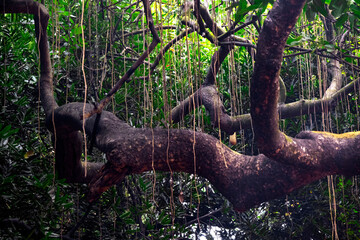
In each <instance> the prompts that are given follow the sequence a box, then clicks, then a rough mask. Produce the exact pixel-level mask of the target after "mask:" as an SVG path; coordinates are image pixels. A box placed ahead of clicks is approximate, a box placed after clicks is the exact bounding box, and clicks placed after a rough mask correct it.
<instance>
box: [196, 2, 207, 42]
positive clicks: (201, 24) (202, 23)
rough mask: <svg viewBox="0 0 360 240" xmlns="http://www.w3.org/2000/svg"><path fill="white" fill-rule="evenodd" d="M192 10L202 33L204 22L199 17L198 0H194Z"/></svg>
mask: <svg viewBox="0 0 360 240" xmlns="http://www.w3.org/2000/svg"><path fill="white" fill-rule="evenodd" d="M203 7H204V6H203ZM204 8H205V7H204ZM194 11H195V17H196V19H197V22H198V24H199V28H200V34H201V35H203V33H205V25H204V22H203V20H202V18H201V15H200V0H194Z"/></svg>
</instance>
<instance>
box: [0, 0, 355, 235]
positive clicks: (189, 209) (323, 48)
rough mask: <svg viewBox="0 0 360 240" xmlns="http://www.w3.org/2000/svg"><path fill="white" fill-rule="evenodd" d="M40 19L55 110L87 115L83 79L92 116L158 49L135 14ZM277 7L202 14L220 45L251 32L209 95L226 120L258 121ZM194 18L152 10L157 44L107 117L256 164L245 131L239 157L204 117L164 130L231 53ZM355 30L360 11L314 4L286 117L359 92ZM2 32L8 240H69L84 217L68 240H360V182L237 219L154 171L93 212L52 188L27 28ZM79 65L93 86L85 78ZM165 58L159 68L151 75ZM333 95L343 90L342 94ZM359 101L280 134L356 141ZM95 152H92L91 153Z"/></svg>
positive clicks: (196, 183)
mask: <svg viewBox="0 0 360 240" xmlns="http://www.w3.org/2000/svg"><path fill="white" fill-rule="evenodd" d="M1 4H2V3H1ZM45 6H46V7H47V8H48V10H49V14H50V19H49V26H48V36H49V47H50V56H51V61H52V66H53V76H54V79H53V80H54V93H55V97H56V100H57V102H58V104H59V105H63V104H66V103H69V102H83V101H84V98H85V81H84V79H85V77H86V87H87V95H86V97H87V102H88V103H94V104H95V103H97V102H99V101H100V100H101V99H104V98H105V97H106V94H107V93H108V92H109V91H110V90H111V89H112V87H113V86H114V84H115V83H116V82H117V81H118V80H119V79H120V78H121V77H122V76H123V75H124V74H125V73H126V72H127V71H128V70H129V69H130V67H131V66H132V65H133V64H134V62H135V61H136V60H137V59H138V58H139V56H140V55H141V54H142V53H143V52H144V51H145V50H146V49H147V48H148V46H149V44H150V43H151V41H152V39H153V36H152V34H151V32H150V31H148V30H147V29H148V26H147V22H146V18H145V16H144V11H143V5H142V3H141V1H139V2H137V1H133V0H123V1H112V0H110V1H86V2H85V8H84V12H82V9H81V2H77V1H70V0H57V1H45ZM272 6H273V1H271V0H251V1H245V0H240V1H237V2H231V1H230V2H229V1H220V0H214V1H204V7H206V8H207V9H209V14H210V16H211V17H212V18H213V19H214V20H215V23H216V25H217V26H219V27H220V30H221V29H222V30H223V31H224V32H227V31H229V29H230V28H231V26H232V25H234V26H236V27H238V26H240V25H242V24H245V23H249V22H251V24H249V25H247V26H246V27H244V28H242V29H240V30H238V31H236V32H234V33H233V35H234V36H235V37H234V38H233V39H231V41H230V40H229V41H230V44H233V45H232V46H234V47H233V50H231V51H230V53H229V54H228V55H227V57H226V58H225V60H224V62H223V63H222V64H221V66H220V69H219V71H218V74H217V78H216V81H215V85H216V87H217V89H218V92H219V93H220V99H221V101H222V103H223V105H224V108H225V111H226V112H227V113H228V114H229V115H230V116H238V115H243V114H247V113H249V112H250V80H251V76H252V72H253V64H254V61H255V60H254V55H253V54H254V52H253V51H252V50H253V49H254V47H255V46H256V44H257V40H258V37H259V32H258V31H259V30H260V29H261V28H262V26H263V24H264V21H265V19H266V16H267V15H268V13H269V11H271V9H272ZM186 9H187V8H186V6H185V7H184V2H183V1H177V0H172V1H165V0H156V1H154V2H152V4H151V11H152V16H153V19H154V25H155V27H156V28H157V30H158V34H159V36H160V39H161V42H160V43H159V44H158V45H157V46H156V48H155V49H154V51H153V52H151V53H150V55H149V56H148V57H147V58H146V59H145V61H144V64H142V65H141V66H140V67H139V68H138V69H137V70H136V71H135V72H134V73H133V75H132V76H131V78H130V79H129V80H128V81H127V82H126V83H125V84H124V85H123V86H122V88H121V89H120V90H119V91H118V92H117V93H116V94H115V95H114V97H113V99H112V101H111V102H110V104H108V106H107V107H106V110H107V111H109V112H113V113H114V114H115V115H116V116H117V117H118V118H119V119H121V120H123V121H125V122H127V123H128V124H129V125H130V126H132V127H136V128H145V127H148V128H176V129H192V130H195V131H198V132H206V133H208V134H210V135H212V136H215V137H216V138H218V139H220V140H221V141H222V142H223V143H224V144H225V145H228V146H229V147H231V149H232V150H234V151H236V152H239V153H242V154H247V155H257V154H258V153H259V151H258V148H257V147H258V146H257V144H256V143H255V141H254V133H253V131H252V129H251V128H250V129H245V128H244V129H240V130H237V131H236V132H235V133H236V136H237V144H236V145H233V146H231V145H230V143H229V137H230V134H229V133H226V132H225V131H221V128H220V129H219V128H218V125H216V124H214V122H213V119H212V118H211V116H210V115H209V114H208V111H209V109H206V107H205V106H200V107H198V108H196V109H195V110H193V111H191V112H190V113H189V114H187V115H186V116H184V117H183V119H181V120H180V121H179V122H178V123H172V122H170V120H169V119H170V116H171V114H172V109H174V108H175V107H176V106H178V105H179V104H180V103H181V102H183V101H184V100H185V99H186V98H187V97H188V96H190V95H191V94H193V93H194V92H195V91H196V90H197V89H199V88H200V86H201V85H202V84H203V82H204V79H205V77H206V75H207V73H208V68H209V66H210V64H211V58H212V56H213V54H214V52H215V51H217V50H219V49H220V45H221V44H220V43H222V44H228V43H224V42H221V41H218V38H219V36H217V37H214V36H215V34H214V33H212V32H211V31H210V30H207V32H208V33H209V34H208V35H209V36H208V35H206V34H205V33H201V32H200V33H199V31H198V32H197V31H194V32H193V31H191V33H190V29H191V27H190V24H191V23H194V24H195V25H196V26H197V27H196V28H197V29H200V28H201V27H200V26H198V25H197V19H196V16H195V15H194V14H193V11H194V10H193V8H192V7H190V10H186ZM186 11H189V12H188V13H187V12H186ZM82 13H83V28H82V24H81V16H82ZM359 19H360V1H358V0H355V1H342V0H326V1H325V0H309V1H307V3H306V5H305V8H304V10H303V12H302V14H301V16H300V18H299V20H298V22H297V24H296V26H295V28H294V29H293V30H292V32H291V34H290V37H289V38H288V40H287V46H286V48H285V52H284V58H283V63H282V69H281V72H280V75H281V77H282V79H283V81H284V84H285V87H286V89H284V90H285V91H286V102H285V103H284V104H288V103H292V102H297V101H301V100H321V99H324V96H327V97H331V96H333V95H332V94H333V93H334V92H338V91H340V90H341V88H342V87H344V86H346V84H348V83H352V82H354V80H355V82H357V80H358V79H359V70H360V68H359V59H360V51H359V46H358V45H359V37H358V35H359V34H358V32H359V30H360V28H359ZM0 22H1V31H0V66H1V67H0V76H1V77H0V86H1V87H0V89H1V90H0V99H1V100H0V102H1V111H0V190H1V191H0V226H1V227H0V238H1V239H61V238H64V239H67V238H68V236H67V235H65V234H66V233H68V232H69V231H70V230H71V229H72V228H73V227H74V226H75V225H76V223H77V222H79V221H80V219H81V217H82V216H83V215H84V214H85V212H87V211H88V210H89V209H90V212H89V214H88V215H87V216H86V218H85V219H84V220H83V222H82V224H81V226H80V228H79V229H78V230H77V231H76V233H75V235H74V236H73V237H74V239H187V238H189V239H205V238H206V239H215V236H218V237H219V238H221V239H336V238H337V237H338V238H339V239H359V238H360V198H359V197H360V195H359V185H360V179H359V177H358V176H328V177H327V179H323V180H320V181H319V182H316V183H313V184H310V185H307V186H305V187H304V188H301V189H299V190H296V191H294V192H292V193H291V194H290V195H287V196H283V197H280V198H277V199H275V200H272V201H270V202H265V203H262V204H260V205H259V206H258V207H256V208H252V209H250V210H248V211H245V212H241V213H239V212H237V211H236V210H235V209H233V207H232V205H231V203H230V202H229V201H228V200H227V199H225V198H224V197H223V196H222V195H221V194H220V193H219V192H218V190H217V189H215V188H214V187H213V186H212V185H211V184H210V183H209V182H208V181H207V180H206V179H204V178H201V177H199V176H196V175H194V174H187V173H176V172H169V173H167V172H160V171H155V172H153V171H151V172H145V173H142V174H136V175H130V176H127V177H126V178H125V180H124V181H123V182H122V183H120V184H117V185H116V186H114V187H111V188H110V189H109V190H108V191H106V192H105V193H104V194H103V195H102V196H101V198H100V199H99V200H98V201H96V202H95V203H94V204H93V205H91V206H90V204H89V203H88V202H87V199H86V193H87V191H88V188H87V185H85V184H73V183H67V182H66V181H65V180H64V179H58V178H57V177H56V176H55V175H56V174H55V149H54V147H53V141H52V137H51V134H50V133H49V132H48V130H47V129H46V127H45V117H44V112H43V110H42V108H41V105H40V99H39V91H38V79H39V75H40V70H39V59H38V58H39V53H38V45H37V43H36V40H35V31H34V20H33V16H31V15H27V14H2V15H0ZM235 23H237V25H235ZM185 24H188V26H189V27H186V25H185ZM206 27H207V28H208V27H209V26H206ZM186 29H187V30H186ZM82 30H83V32H82ZM137 31H138V32H137ZM184 31H189V34H187V35H185V36H184V37H182V38H181V39H179V40H178V41H177V42H176V43H175V44H174V45H172V46H170V48H169V49H168V50H167V51H166V53H165V54H164V55H163V56H162V57H159V56H160V55H161V54H160V53H161V50H162V49H163V48H164V47H165V45H166V44H168V43H169V42H170V41H171V40H172V39H174V38H175V37H176V36H178V35H180V34H181V33H182V32H184ZM82 33H84V42H85V52H83V50H82V47H83V39H82ZM219 35H221V34H219ZM211 39H215V42H211ZM83 54H85V57H84V60H85V62H84V69H85V76H84V74H83V72H82V71H81V64H82V56H83ZM157 58H159V63H158V65H156V66H154V65H152V64H153V63H154V62H156V59H157ZM333 84H334V85H336V84H337V85H338V86H339V87H336V86H335V87H334V88H335V90H334V91H333V88H331V87H332V86H333ZM328 89H330V90H329V91H328ZM331 91H333V92H331ZM358 95H359V85H356V84H354V85H353V86H352V89H351V90H348V91H346V94H343V95H341V98H340V99H339V98H337V100H336V101H333V102H331V103H330V104H328V102H325V103H323V104H322V105H321V107H320V108H319V109H320V110H319V111H318V110H316V111H314V110H313V108H311V109H310V108H309V110H308V112H304V113H301V114H293V115H291V116H289V117H287V118H286V119H281V120H280V129H281V130H282V131H283V132H284V133H286V134H287V135H288V136H291V137H294V136H296V134H298V133H299V132H301V131H304V130H310V131H328V132H332V133H344V132H352V131H360V126H359V122H360V120H359V117H360V116H359V106H360V105H359V97H358ZM334 102H335V103H334ZM280 105H282V103H279V106H280ZM89 138H90V137H88V142H87V147H88V149H89V148H92V143H91V140H89ZM83 158H85V155H84V154H83ZM87 161H97V162H106V159H105V156H104V154H103V153H101V152H100V151H98V150H97V149H95V148H94V149H93V151H92V152H89V151H88V154H87ZM246 184H251V183H246ZM81 221H82V220H81Z"/></svg>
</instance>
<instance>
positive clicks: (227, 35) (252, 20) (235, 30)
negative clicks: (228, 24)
mask: <svg viewBox="0 0 360 240" xmlns="http://www.w3.org/2000/svg"><path fill="white" fill-rule="evenodd" d="M256 20H257V18H255V17H253V18H252V19H251V21H249V22H247V23H244V24H242V25H240V26H239V27H237V28H232V29H230V30H229V31H228V32H226V33H224V34H222V35H221V36H219V37H218V40H219V41H221V40H223V39H225V38H227V37H229V36H230V35H232V34H234V33H236V32H237V31H239V30H240V29H243V28H245V27H247V26H248V25H250V24H253V23H254V22H256Z"/></svg>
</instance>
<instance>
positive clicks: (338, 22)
mask: <svg viewBox="0 0 360 240" xmlns="http://www.w3.org/2000/svg"><path fill="white" fill-rule="evenodd" d="M348 18H349V16H348V14H347V13H344V14H343V15H341V16H340V17H339V18H338V19H337V20H336V23H335V27H336V28H339V27H341V26H342V25H344V23H345V22H346V21H347V20H348Z"/></svg>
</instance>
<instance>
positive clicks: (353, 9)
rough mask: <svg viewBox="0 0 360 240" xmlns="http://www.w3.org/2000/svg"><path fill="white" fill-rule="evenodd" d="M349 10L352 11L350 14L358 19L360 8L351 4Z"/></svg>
mask: <svg viewBox="0 0 360 240" xmlns="http://www.w3.org/2000/svg"><path fill="white" fill-rule="evenodd" d="M350 10H351V11H352V13H353V14H354V15H355V16H356V17H357V18H360V7H359V6H358V5H356V4H351V5H350Z"/></svg>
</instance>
